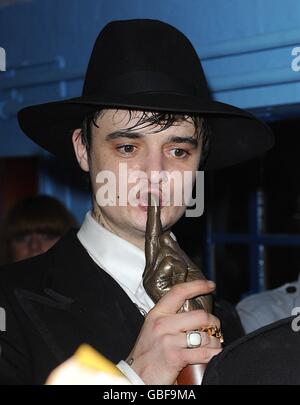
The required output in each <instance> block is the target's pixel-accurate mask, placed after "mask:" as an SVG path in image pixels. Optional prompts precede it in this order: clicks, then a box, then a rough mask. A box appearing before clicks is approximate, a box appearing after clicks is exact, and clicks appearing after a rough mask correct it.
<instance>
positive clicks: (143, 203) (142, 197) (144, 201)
mask: <svg viewBox="0 0 300 405" xmlns="http://www.w3.org/2000/svg"><path fill="white" fill-rule="evenodd" d="M151 193H152V194H154V195H155V196H156V199H157V200H158V201H159V205H160V207H161V208H163V205H162V195H161V192H159V193H158V192H156V191H152V192H151ZM148 194H149V191H147V192H146V193H142V194H141V193H138V195H137V199H138V207H139V208H140V209H141V210H143V211H147V210H148V206H149V202H148Z"/></svg>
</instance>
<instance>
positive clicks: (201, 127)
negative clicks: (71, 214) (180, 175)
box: [81, 110, 210, 170]
mask: <svg viewBox="0 0 300 405" xmlns="http://www.w3.org/2000/svg"><path fill="white" fill-rule="evenodd" d="M128 111H129V119H128V122H129V121H130V120H131V118H132V115H133V113H134V112H136V111H139V110H128ZM102 112H103V110H98V111H96V112H94V113H92V114H90V115H88V116H86V117H85V119H84V120H83V122H82V126H81V138H82V142H83V143H84V145H85V146H86V149H87V151H88V152H89V150H90V146H91V132H92V131H91V129H92V125H94V126H95V127H97V128H99V125H98V124H97V119H98V118H99V117H100V116H101V114H102ZM188 119H192V121H193V123H194V126H195V136H196V139H197V140H202V153H201V159H200V164H199V170H204V169H205V163H206V161H207V157H208V154H209V149H210V147H209V146H210V142H209V139H210V136H209V135H210V128H209V125H208V122H207V120H206V119H205V118H203V117H202V116H200V115H198V114H178V113H173V112H160V111H142V114H141V116H140V117H139V119H138V121H137V122H136V123H135V124H134V125H133V126H132V127H129V128H127V130H128V131H132V130H134V129H135V128H137V127H141V126H142V127H143V128H147V127H150V126H153V125H154V126H157V127H158V130H157V131H156V132H161V131H164V130H165V129H168V128H170V127H171V126H172V125H174V124H176V123H178V122H182V121H187V120H188Z"/></svg>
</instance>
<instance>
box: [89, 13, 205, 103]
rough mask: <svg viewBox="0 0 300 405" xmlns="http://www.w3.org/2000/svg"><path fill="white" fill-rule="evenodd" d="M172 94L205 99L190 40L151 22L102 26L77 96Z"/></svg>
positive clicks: (134, 21) (136, 21)
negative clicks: (81, 92) (81, 90)
mask: <svg viewBox="0 0 300 405" xmlns="http://www.w3.org/2000/svg"><path fill="white" fill-rule="evenodd" d="M103 92H104V93H119V94H132V93H134V94H136V93H151V92H158V93H159V92H161V93H167V94H168V93H170V94H172V93H177V94H185V95H187V94H188V95H194V96H198V97H199V96H200V97H203V98H209V97H210V96H209V91H208V87H207V82H206V78H205V75H204V72H203V69H202V66H201V62H200V60H199V58H198V56H197V54H196V52H195V50H194V48H193V46H192V44H191V43H190V41H189V40H188V39H187V38H186V37H185V36H184V35H183V34H182V33H181V32H180V31H178V30H177V29H176V28H174V27H172V26H171V25H169V24H166V23H164V22H161V21H157V20H123V21H113V22H111V23H109V24H107V25H106V26H105V27H104V29H103V30H102V31H101V32H100V34H99V36H98V38H97V39H96V42H95V45H94V48H93V52H92V55H91V58H90V61H89V65H88V69H87V73H86V78H85V82H84V87H83V95H84V96H89V95H97V94H99V93H103Z"/></svg>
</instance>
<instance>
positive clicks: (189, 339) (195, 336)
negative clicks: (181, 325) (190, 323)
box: [186, 330, 202, 349]
mask: <svg viewBox="0 0 300 405" xmlns="http://www.w3.org/2000/svg"><path fill="white" fill-rule="evenodd" d="M201 343H202V336H201V332H199V331H198V330H190V331H187V332H186V347H187V348H188V349H194V348H195V347H200V346H201Z"/></svg>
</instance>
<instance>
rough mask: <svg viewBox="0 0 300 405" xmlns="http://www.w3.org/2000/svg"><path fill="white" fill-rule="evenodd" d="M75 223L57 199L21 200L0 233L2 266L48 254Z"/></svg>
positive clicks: (8, 216) (47, 197)
mask: <svg viewBox="0 0 300 405" xmlns="http://www.w3.org/2000/svg"><path fill="white" fill-rule="evenodd" d="M72 227H76V221H75V219H74V217H73V215H72V214H71V213H70V212H69V211H68V210H67V208H66V207H65V206H64V205H63V204H62V203H61V202H60V201H58V200H57V199H55V198H53V197H49V196H46V195H38V196H35V197H29V198H25V199H22V200H20V201H18V202H17V203H16V204H15V205H14V206H13V207H12V208H11V209H10V211H9V212H8V213H7V215H6V217H5V218H4V221H3V223H2V226H1V233H0V241H1V242H0V246H1V247H0V264H8V263H13V262H18V261H20V260H24V259H27V258H29V257H33V256H37V255H39V254H42V253H45V252H46V251H47V250H48V249H50V248H51V247H52V246H53V245H54V244H55V243H56V242H57V241H58V240H59V239H60V238H61V237H62V236H63V235H64V234H65V233H66V232H67V231H68V230H69V229H70V228H72Z"/></svg>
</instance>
